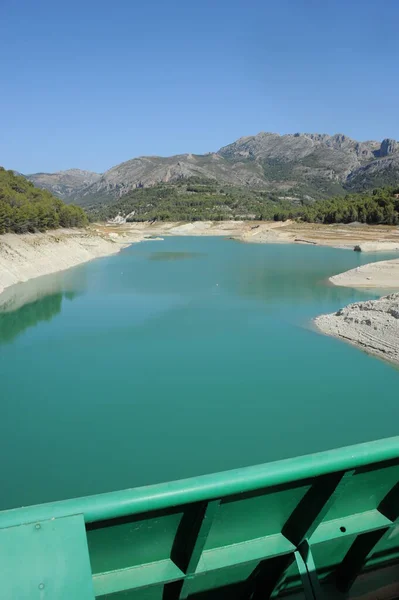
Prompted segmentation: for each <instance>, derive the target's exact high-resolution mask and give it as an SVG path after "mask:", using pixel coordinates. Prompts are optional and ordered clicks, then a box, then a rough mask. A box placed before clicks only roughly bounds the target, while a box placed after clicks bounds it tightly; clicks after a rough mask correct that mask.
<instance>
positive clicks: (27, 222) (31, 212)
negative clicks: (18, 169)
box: [0, 167, 88, 234]
mask: <svg viewBox="0 0 399 600" xmlns="http://www.w3.org/2000/svg"><path fill="white" fill-rule="evenodd" d="M87 223H88V219H87V215H86V213H85V212H84V210H83V209H82V208H80V207H79V206H74V205H73V204H69V205H66V204H64V202H62V200H60V199H59V198H55V196H53V195H52V194H51V193H50V192H49V191H47V190H43V189H39V188H36V187H35V186H34V185H33V183H31V182H30V181H28V180H27V179H25V177H22V176H20V175H16V174H15V173H14V172H13V171H6V170H5V169H3V167H0V234H2V233H8V232H12V233H28V232H31V233H35V232H37V231H46V230H47V229H56V228H57V227H82V226H85V225H87Z"/></svg>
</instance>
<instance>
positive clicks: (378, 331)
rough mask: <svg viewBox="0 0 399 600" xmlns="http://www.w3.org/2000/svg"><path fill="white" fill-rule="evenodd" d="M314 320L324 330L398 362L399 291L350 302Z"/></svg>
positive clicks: (372, 352) (398, 363) (395, 362)
mask: <svg viewBox="0 0 399 600" xmlns="http://www.w3.org/2000/svg"><path fill="white" fill-rule="evenodd" d="M315 323H316V325H317V327H318V328H319V329H320V330H321V331H322V332H323V333H325V334H327V335H332V336H334V337H337V338H340V339H342V340H345V341H347V342H350V343H352V344H354V345H356V346H358V347H359V348H361V349H363V350H365V351H366V352H368V353H370V354H374V355H376V356H379V357H380V358H383V359H384V360H388V361H389V362H392V363H394V364H397V365H399V294H391V295H389V296H384V297H383V298H380V299H379V300H368V301H366V302H356V303H355V304H350V305H349V306H346V307H345V308H342V309H340V310H339V311H338V312H336V313H333V314H329V315H322V316H320V317H317V318H316V319H315Z"/></svg>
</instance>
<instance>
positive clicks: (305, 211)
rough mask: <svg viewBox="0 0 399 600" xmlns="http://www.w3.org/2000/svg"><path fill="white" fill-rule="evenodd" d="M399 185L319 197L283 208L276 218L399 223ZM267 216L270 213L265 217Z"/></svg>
mask: <svg viewBox="0 0 399 600" xmlns="http://www.w3.org/2000/svg"><path fill="white" fill-rule="evenodd" d="M397 196H399V187H396V188H395V187H384V188H381V189H376V190H374V191H373V192H368V193H366V192H365V193H360V194H348V195H346V196H343V197H342V196H339V197H336V198H329V199H327V200H322V201H321V200H320V201H317V202H314V203H312V204H308V205H307V206H302V207H301V208H295V209H293V208H291V209H287V208H284V209H283V208H281V209H280V210H278V211H277V212H276V214H275V215H274V219H275V220H276V221H281V220H283V221H284V220H286V219H288V218H296V219H299V220H302V221H307V222H309V223H352V222H354V221H358V222H360V223H368V224H369V225H397V224H398V223H399V197H397ZM266 218H267V217H266Z"/></svg>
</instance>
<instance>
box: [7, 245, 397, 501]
mask: <svg viewBox="0 0 399 600" xmlns="http://www.w3.org/2000/svg"><path fill="white" fill-rule="evenodd" d="M383 258H387V256H382V255H381V254H379V255H363V254H361V253H355V252H349V251H344V250H336V249H332V248H317V247H311V246H293V245H255V244H254V245H250V244H240V243H238V242H234V241H231V240H224V239H220V238H169V239H166V240H165V241H163V242H159V241H151V242H146V243H143V244H138V245H135V246H131V247H130V248H127V249H126V250H124V251H123V252H122V253H121V254H119V255H117V256H113V257H110V258H106V259H102V260H97V261H94V262H92V263H89V264H86V265H83V266H81V267H78V268H76V269H72V270H70V271H67V272H65V273H62V274H58V275H56V276H49V277H43V278H40V279H37V280H34V281H32V282H29V283H27V284H21V285H19V286H16V287H15V288H14V289H13V290H11V292H15V293H16V297H17V299H18V298H24V299H25V300H24V301H26V302H27V301H28V300H29V299H30V298H31V299H36V300H35V301H34V302H30V303H27V304H25V305H24V306H22V307H20V308H18V309H17V310H14V311H11V310H10V307H9V311H8V312H2V313H0V380H1V394H2V401H1V407H2V418H1V422H0V456H1V457H2V458H1V461H2V465H1V472H2V481H3V484H2V497H1V507H2V508H4V507H9V506H17V505H21V504H24V505H27V504H31V503H36V502H43V501H49V500H53V499H61V498H66V497H72V496H80V495H85V494H93V493H98V492H104V491H110V490H115V489H121V488H126V487H131V486H136V485H143V484H147V483H155V482H160V481H167V480H171V479H177V478H181V477H187V476H191V475H197V474H202V473H208V472H214V471H219V470H223V469H230V468H235V467H239V466H245V465H250V464H255V463H261V462H267V461H270V460H275V459H279V458H283V457H289V456H294V455H298V454H304V453H308V452H314V451H318V450H324V449H327V448H333V447H336V446H341V445H347V444H352V443H356V442H361V441H365V440H371V439H376V438H381V437H387V436H391V435H396V434H397V433H398V425H397V423H398V417H399V404H398V401H397V389H398V386H399V370H396V369H395V368H393V367H392V366H390V365H388V364H385V363H383V362H382V361H380V360H378V359H376V358H373V357H370V356H368V355H366V354H364V353H363V352H361V351H359V350H357V349H356V348H354V347H351V346H349V345H346V344H344V343H342V342H340V341H338V340H335V339H332V338H328V337H326V336H323V335H320V334H318V333H317V332H315V331H314V330H313V329H312V326H311V319H312V317H314V316H316V315H317V314H320V313H324V312H331V311H333V310H336V309H337V308H339V307H340V306H343V305H345V304H348V303H350V302H353V301H356V300H359V299H363V298H370V297H376V296H377V295H378V294H377V293H375V292H366V291H364V292H360V291H355V290H351V289H345V288H339V287H334V286H330V285H328V283H326V278H327V277H328V276H330V275H332V274H335V273H339V272H342V271H344V270H346V269H349V268H353V267H355V266H357V265H359V264H362V263H365V262H370V261H373V260H381V259H383ZM9 292H10V290H9ZM9 292H8V293H9ZM40 296H41V297H40Z"/></svg>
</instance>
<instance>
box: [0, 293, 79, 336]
mask: <svg viewBox="0 0 399 600" xmlns="http://www.w3.org/2000/svg"><path fill="white" fill-rule="evenodd" d="M76 295H77V294H76V293H74V292H64V293H59V294H53V295H51V296H46V297H44V298H41V299H40V300H36V301H35V302H31V303H30V304H25V305H24V306H21V307H20V308H18V309H17V310H14V311H7V312H0V345H1V344H7V343H9V342H12V341H13V340H14V339H15V338H16V337H17V336H18V335H20V334H21V333H23V332H24V331H25V330H26V329H28V328H29V327H35V326H36V325H37V324H38V323H40V322H41V321H51V320H52V319H53V318H54V317H55V316H56V315H58V314H59V313H60V312H61V307H62V300H63V298H67V299H68V300H73V298H74V297H75V296H76Z"/></svg>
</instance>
